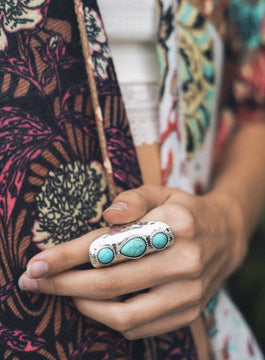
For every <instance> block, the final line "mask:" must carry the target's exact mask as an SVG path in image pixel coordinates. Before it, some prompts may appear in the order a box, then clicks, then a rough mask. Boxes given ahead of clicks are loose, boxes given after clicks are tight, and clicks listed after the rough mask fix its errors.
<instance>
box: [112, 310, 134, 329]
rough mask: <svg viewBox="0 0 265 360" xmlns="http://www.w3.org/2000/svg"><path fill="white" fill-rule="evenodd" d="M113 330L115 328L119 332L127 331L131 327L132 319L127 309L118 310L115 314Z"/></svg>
mask: <svg viewBox="0 0 265 360" xmlns="http://www.w3.org/2000/svg"><path fill="white" fill-rule="evenodd" d="M113 328H114V330H117V331H119V332H121V333H123V332H129V331H130V330H131V329H132V328H133V320H132V317H131V316H130V314H129V313H128V312H127V311H119V312H117V313H116V315H115V319H114V324H113Z"/></svg>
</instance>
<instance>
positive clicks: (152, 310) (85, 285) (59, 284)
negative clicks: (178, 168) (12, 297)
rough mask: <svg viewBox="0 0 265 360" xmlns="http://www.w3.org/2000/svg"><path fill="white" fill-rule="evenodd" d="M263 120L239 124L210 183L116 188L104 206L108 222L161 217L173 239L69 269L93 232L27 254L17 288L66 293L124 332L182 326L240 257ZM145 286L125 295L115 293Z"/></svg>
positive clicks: (259, 167)
mask: <svg viewBox="0 0 265 360" xmlns="http://www.w3.org/2000/svg"><path fill="white" fill-rule="evenodd" d="M264 139H265V125H264V124H263V123H255V124H254V123H253V124H250V125H246V126H242V127H241V128H240V130H239V131H238V132H237V133H236V134H235V136H234V137H233V141H232V142H231V144H230V146H229V147H228V150H227V153H226V154H225V155H224V156H223V161H222V165H221V166H220V171H219V173H218V175H217V176H216V178H215V182H214V185H213V187H212V190H211V191H209V193H208V194H206V195H203V196H195V195H190V194H188V193H185V192H183V191H180V190H176V189H171V188H166V187H161V186H157V185H144V186H142V187H140V188H138V189H135V190H130V191H126V192H123V193H121V194H120V195H118V197H117V198H116V199H115V201H114V203H113V205H114V206H113V207H110V208H109V209H107V210H106V211H105V212H104V217H105V219H106V220H107V221H108V222H109V223H111V224H124V223H127V222H131V221H135V220H141V221H147V220H156V221H163V222H166V223H167V224H169V226H170V227H171V228H172V229H173V231H174V234H175V238H176V241H175V242H174V245H172V246H171V247H169V248H167V249H166V250H164V251H162V252H158V253H155V254H152V255H149V256H145V257H143V258H142V259H139V260H135V261H128V262H126V263H122V264H119V265H115V266H113V267H109V268H102V269H95V270H88V271H86V270H82V271H79V270H72V268H73V267H75V266H77V265H80V264H84V263H87V262H88V253H89V246H90V244H91V242H92V241H93V240H94V239H95V238H97V237H98V236H100V235H102V234H103V233H106V232H108V228H104V229H100V230H96V231H93V232H91V233H89V234H87V235H84V236H82V237H80V238H78V239H75V240H73V241H71V242H69V243H65V244H62V245H59V246H56V247H55V248H52V249H48V250H45V251H43V252H42V253H39V254H38V255H36V256H35V257H33V258H32V259H31V260H30V262H29V264H28V267H27V272H26V273H24V274H23V275H22V276H21V278H20V280H19V286H20V287H21V289H22V290H30V291H38V292H43V293H46V294H56V295H62V296H65V295H67V296H72V297H73V299H74V302H75V304H76V307H77V308H78V309H79V311H80V312H81V313H83V314H84V315H86V316H88V317H91V318H93V319H95V320H97V321H99V322H101V323H103V324H105V325H107V326H109V327H111V328H113V329H115V330H117V331H119V332H121V333H122V334H123V335H124V336H125V337H126V338H127V339H139V338H145V337H149V336H154V335H159V334H162V333H166V332H169V331H172V330H175V329H177V328H180V327H182V326H184V325H189V324H191V323H192V322H193V321H195V320H196V319H197V318H198V316H199V315H200V313H201V311H202V309H203V308H204V306H205V304H206V303H207V302H208V301H209V299H210V298H211V296H212V295H213V294H214V292H215V291H216V290H217V289H218V288H219V287H220V285H221V284H222V283H223V281H224V280H225V279H226V278H227V277H228V276H229V275H230V274H231V273H232V272H233V271H234V270H235V269H236V268H237V267H238V266H239V265H240V264H241V263H242V261H243V259H244V257H245V255H246V252H247V244H248V238H249V236H250V234H251V232H252V231H253V229H254V227H255V225H256V223H257V221H258V219H259V216H260V213H261V211H262V208H263V205H264V202H265V171H264V168H265V145H264ZM143 289H148V291H147V292H144V293H141V294H138V295H135V296H133V297H131V298H130V299H128V300H126V301H122V298H121V296H122V295H124V294H128V293H131V292H135V291H139V290H143Z"/></svg>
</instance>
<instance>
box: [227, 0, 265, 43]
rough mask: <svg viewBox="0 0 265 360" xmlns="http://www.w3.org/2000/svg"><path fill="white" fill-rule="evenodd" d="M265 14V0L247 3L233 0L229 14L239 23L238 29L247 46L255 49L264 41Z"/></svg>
mask: <svg viewBox="0 0 265 360" xmlns="http://www.w3.org/2000/svg"><path fill="white" fill-rule="evenodd" d="M264 14H265V1H264V0H258V1H257V2H256V3H254V2H252V3H247V2H246V1H242V0H231V1H230V4H229V16H230V17H231V19H232V20H233V21H234V23H235V24H236V25H237V30H238V32H239V35H240V37H241V39H242V42H243V44H244V46H245V47H246V48H248V49H249V50H253V49H255V48H257V47H259V46H260V45H261V44H262V43H264V39H262V36H261V26H262V21H263V18H264Z"/></svg>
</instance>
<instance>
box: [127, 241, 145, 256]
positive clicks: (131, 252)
mask: <svg viewBox="0 0 265 360" xmlns="http://www.w3.org/2000/svg"><path fill="white" fill-rule="evenodd" d="M145 250H146V243H145V241H144V240H143V239H142V238H140V237H135V238H132V239H131V240H129V241H127V243H126V244H125V245H123V247H122V248H121V254H122V255H125V256H127V257H130V258H136V257H139V256H141V255H143V254H144V252H145Z"/></svg>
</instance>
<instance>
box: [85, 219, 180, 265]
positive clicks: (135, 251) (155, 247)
mask: <svg viewBox="0 0 265 360" xmlns="http://www.w3.org/2000/svg"><path fill="white" fill-rule="evenodd" d="M173 241H174V233H173V231H172V229H171V228H170V227H169V226H168V225H167V224H165V223H163V222H160V221H150V222H137V223H133V224H132V225H122V226H113V227H112V228H111V230H110V232H109V233H108V234H105V235H103V236H100V237H99V238H97V239H96V240H94V241H93V242H92V244H91V245H90V248H89V256H90V262H91V264H92V265H93V266H94V267H95V268H99V267H104V266H109V265H114V264H117V263H120V262H123V261H126V260H129V259H139V258H141V257H143V256H144V255H147V254H151V253H153V252H155V251H161V250H164V249H166V248H167V247H168V246H170V245H171V244H172V243H173Z"/></svg>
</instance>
